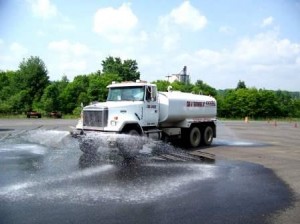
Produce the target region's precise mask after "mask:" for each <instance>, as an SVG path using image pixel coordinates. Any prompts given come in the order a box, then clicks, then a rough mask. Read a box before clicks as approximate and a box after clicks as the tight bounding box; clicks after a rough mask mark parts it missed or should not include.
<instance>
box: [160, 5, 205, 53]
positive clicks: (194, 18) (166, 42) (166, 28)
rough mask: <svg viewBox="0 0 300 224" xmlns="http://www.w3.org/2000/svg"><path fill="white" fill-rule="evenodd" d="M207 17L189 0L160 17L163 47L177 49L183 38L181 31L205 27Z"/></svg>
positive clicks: (168, 49) (167, 49)
mask: <svg viewBox="0 0 300 224" xmlns="http://www.w3.org/2000/svg"><path fill="white" fill-rule="evenodd" d="M206 24H207V19H206V17H205V16H204V15H202V14H201V13H200V11H199V10H198V9H197V8H195V7H193V6H192V5H191V4H190V2H189V1H184V2H183V3H182V4H181V5H179V6H178V7H176V8H174V9H172V10H171V11H170V13H168V14H166V15H164V16H161V17H159V28H158V31H157V33H158V35H157V36H158V38H159V39H162V44H163V49H164V50H166V51H170V50H174V49H176V46H177V45H178V43H179V41H180V40H181V34H180V33H181V31H182V30H183V29H184V30H187V31H191V32H196V31H199V30H201V29H203V28H204V27H205V26H206Z"/></svg>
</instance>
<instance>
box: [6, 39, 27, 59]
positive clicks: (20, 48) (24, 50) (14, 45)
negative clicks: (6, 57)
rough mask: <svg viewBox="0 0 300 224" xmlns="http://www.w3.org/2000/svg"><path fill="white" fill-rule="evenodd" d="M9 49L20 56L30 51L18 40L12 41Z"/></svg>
mask: <svg viewBox="0 0 300 224" xmlns="http://www.w3.org/2000/svg"><path fill="white" fill-rule="evenodd" d="M9 49H10V51H11V52H12V53H13V54H14V55H19V56H20V55H25V54H26V53H27V52H28V50H27V48H25V47H23V46H22V45H21V44H20V43H17V42H14V43H12V44H11V45H10V47H9Z"/></svg>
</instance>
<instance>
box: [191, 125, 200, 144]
mask: <svg viewBox="0 0 300 224" xmlns="http://www.w3.org/2000/svg"><path fill="white" fill-rule="evenodd" d="M188 141H189V144H190V146H192V147H193V148H195V147H197V146H199V144H200V141H201V132H200V129H199V128H198V127H197V126H194V127H191V128H190V131H189V135H188Z"/></svg>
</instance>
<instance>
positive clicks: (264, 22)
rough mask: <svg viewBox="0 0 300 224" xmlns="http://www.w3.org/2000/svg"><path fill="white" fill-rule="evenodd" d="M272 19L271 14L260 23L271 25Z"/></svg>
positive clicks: (262, 25)
mask: <svg viewBox="0 0 300 224" xmlns="http://www.w3.org/2000/svg"><path fill="white" fill-rule="evenodd" d="M273 21H274V19H273V17H272V16H269V17H268V18H265V19H264V20H263V21H262V23H261V27H266V26H270V25H272V23H273Z"/></svg>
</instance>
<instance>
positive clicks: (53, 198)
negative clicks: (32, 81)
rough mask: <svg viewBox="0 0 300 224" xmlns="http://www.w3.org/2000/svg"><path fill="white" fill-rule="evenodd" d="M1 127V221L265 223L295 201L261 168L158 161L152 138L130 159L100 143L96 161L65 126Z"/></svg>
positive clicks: (224, 142) (254, 144)
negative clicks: (153, 149) (109, 152)
mask: <svg viewBox="0 0 300 224" xmlns="http://www.w3.org/2000/svg"><path fill="white" fill-rule="evenodd" d="M38 122H42V121H38ZM46 122H48V121H46ZM59 122H65V121H59ZM2 127H3V128H2V131H0V132H1V133H0V134H1V135H0V223H269V221H270V217H271V216H273V215H274V214H276V213H278V212H280V211H282V210H284V209H286V208H288V207H289V206H292V204H293V201H294V196H293V193H292V192H291V190H290V188H289V187H288V186H287V184H285V183H284V182H283V181H282V180H281V179H279V178H278V177H277V176H276V175H275V174H274V173H273V171H272V170H270V169H267V168H265V167H264V166H262V165H257V164H254V163H248V162H242V161H230V160H219V159H217V160H216V161H215V162H214V163H203V162H192V161H185V162H174V161H157V160H154V159H153V158H152V157H151V153H153V152H152V148H151V147H152V146H153V143H152V144H150V146H148V147H147V146H145V147H146V148H145V149H143V153H142V154H141V155H140V156H139V157H138V159H137V160H136V161H131V162H130V163H125V162H124V161H123V160H122V159H121V158H119V157H109V156H108V157H107V156H104V155H106V154H107V149H106V148H104V147H103V148H101V149H100V152H99V154H98V157H97V158H96V159H95V158H91V157H89V156H86V155H84V154H82V153H81V151H80V150H79V146H78V144H77V142H76V141H74V139H72V138H71V137H70V136H69V132H68V131H67V130H65V129H67V128H66V127H68V126H67V124H66V123H59V124H56V125H53V124H52V123H49V125H46V126H41V125H39V124H35V125H32V124H31V125H28V126H27V124H26V125H23V126H22V125H20V124H19V125H16V126H15V127H12V128H11V129H14V130H8V129H10V128H8V127H4V126H2ZM222 145H225V146H226V147H235V146H239V147H257V146H261V145H264V143H263V142H261V143H260V142H250V141H227V140H226V139H216V141H215V142H214V145H213V147H220V146H222ZM159 146H160V147H165V148H164V150H177V151H180V150H181V149H178V148H174V147H172V146H169V145H167V144H166V145H164V144H161V143H160V144H159ZM266 147H268V146H267V145H266Z"/></svg>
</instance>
